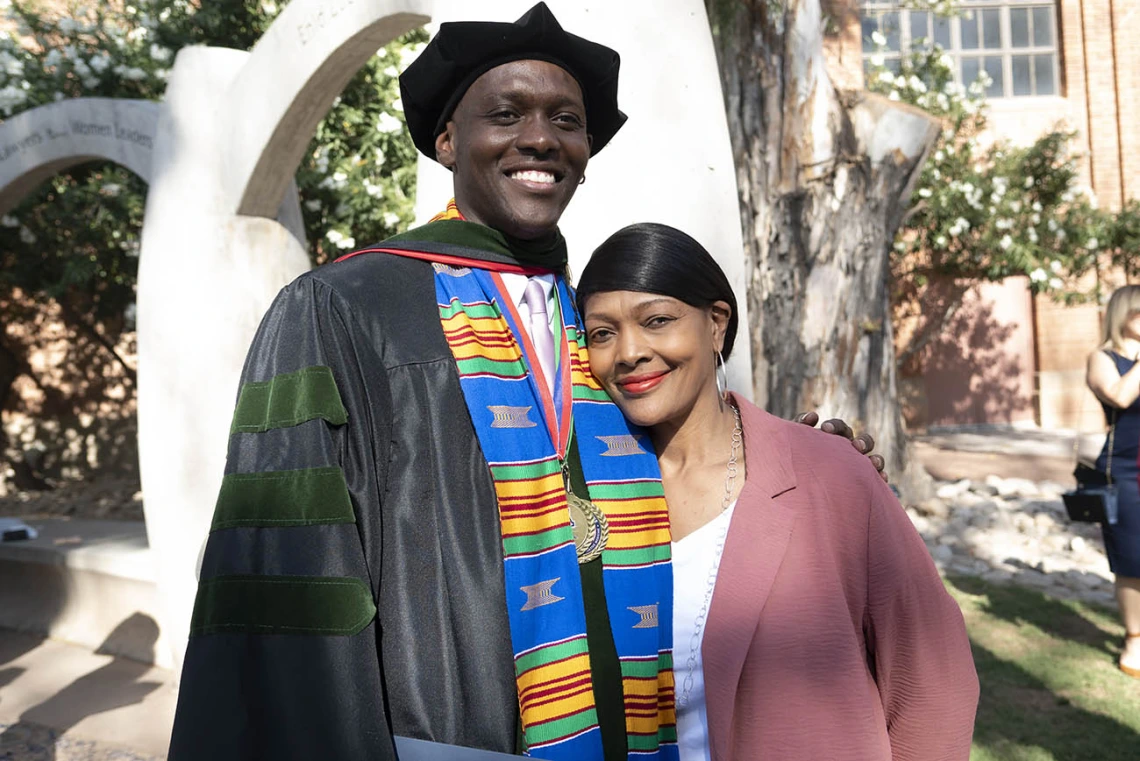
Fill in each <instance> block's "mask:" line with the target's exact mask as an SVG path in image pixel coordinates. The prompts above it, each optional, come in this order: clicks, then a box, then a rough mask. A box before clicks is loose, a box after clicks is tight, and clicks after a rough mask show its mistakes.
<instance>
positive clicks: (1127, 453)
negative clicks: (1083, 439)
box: [1086, 285, 1140, 677]
mask: <svg viewBox="0 0 1140 761" xmlns="http://www.w3.org/2000/svg"><path fill="white" fill-rule="evenodd" d="M1138 358H1140V286H1137V285H1126V286H1124V287H1123V288H1118V289H1117V290H1116V291H1115V292H1113V294H1112V298H1110V299H1109V300H1108V309H1107V310H1106V311H1105V316H1104V337H1103V341H1102V343H1101V345H1100V346H1099V347H1098V348H1097V349H1096V351H1094V352H1093V353H1092V354H1089V360H1088V371H1087V376H1086V377H1087V381H1088V386H1089V388H1090V389H1091V390H1092V392H1093V393H1094V394H1096V397H1097V399H1099V400H1100V403H1101V406H1102V407H1103V408H1104V416H1105V419H1106V421H1107V422H1108V424H1109V426H1111V427H1112V432H1111V436H1109V437H1108V438H1106V439H1105V443H1104V449H1102V450H1101V453H1100V456H1099V457H1098V458H1097V461H1096V469H1097V470H1098V471H1100V472H1101V473H1106V474H1107V475H1109V476H1111V479H1112V483H1113V484H1115V485H1116V488H1117V495H1118V496H1117V501H1118V502H1117V504H1118V505H1119V510H1120V518H1119V521H1118V522H1117V523H1116V525H1114V526H1110V525H1108V524H1101V529H1102V531H1103V532H1104V547H1105V550H1106V551H1107V552H1108V564H1109V566H1110V567H1111V568H1112V572H1113V573H1114V574H1115V575H1116V600H1117V602H1118V603H1119V605H1120V615H1121V618H1123V619H1124V630H1125V638H1124V648H1123V650H1122V651H1121V653H1120V669H1121V671H1123V672H1124V673H1126V674H1128V675H1129V676H1133V677H1140V486H1138V485H1137V476H1138V474H1140V467H1138V465H1137V457H1138V456H1140V362H1137V359H1138ZM1110 447H1111V448H1110Z"/></svg>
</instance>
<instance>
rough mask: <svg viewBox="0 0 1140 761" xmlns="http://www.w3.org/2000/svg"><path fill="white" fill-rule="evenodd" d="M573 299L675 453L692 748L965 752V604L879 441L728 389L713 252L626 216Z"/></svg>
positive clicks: (940, 755) (683, 721) (629, 407)
mask: <svg viewBox="0 0 1140 761" xmlns="http://www.w3.org/2000/svg"><path fill="white" fill-rule="evenodd" d="M577 298H578V304H579V309H580V310H581V312H582V316H583V320H584V322H585V326H586V336H587V341H588V345H589V354H590V370H591V372H592V374H593V377H594V379H595V382H596V383H597V384H599V386H600V387H601V388H604V389H605V390H606V392H608V393H609V395H610V397H611V398H612V399H613V400H614V402H615V403H616V404H617V406H618V407H619V408H620V409H621V411H622V412H623V413H624V414H625V416H626V418H627V419H628V420H629V421H630V422H631V423H633V424H635V425H637V426H640V427H641V428H642V429H644V430H645V431H646V432H647V433H648V436H647V437H645V438H647V439H648V441H647V442H646V446H645V448H646V449H649V448H650V445H651V446H652V449H653V451H655V452H656V455H657V459H658V463H659V464H660V470H661V479H662V483H663V486H664V489H665V501H666V504H667V505H668V508H669V525H670V529H671V532H672V550H673V579H674V582H673V583H674V595H673V600H674V603H673V605H674V607H673V621H672V625H673V648H674V649H673V662H674V669H675V678H676V685H677V687H676V696H677V737H678V744H679V751H680V759H681V761H706V760H708V759H712V758H715V759H718V761H750V760H751V759H756V758H771V759H779V761H818V760H819V759H828V761H904V760H905V761H951V760H954V761H965V759H967V758H968V757H969V754H970V741H971V736H972V734H973V724H974V713H975V710H976V707H977V701H978V679H977V675H976V672H975V669H974V663H973V658H972V655H971V652H970V643H969V640H968V638H967V636H966V628H965V624H964V622H963V620H962V614H961V611H959V609H958V606H957V604H955V602H954V600H953V599H952V598H951V597H950V595H949V594H948V593H947V592H946V589H945V587H944V586H943V585H942V581H941V579H940V578H939V575H938V571H937V570H936V569H935V567H934V563H933V562H932V560H931V558H930V555H929V554H928V553H927V550H926V546H925V545H924V544H923V541H922V539H921V538H920V537H919V535H918V533H917V532H916V531H915V530H914V527H913V526H912V525H911V523H910V520H909V518H908V517H907V515H906V513H905V512H904V511H903V509H902V506H901V505H900V504H899V502H898V500H897V499H896V498H895V496H894V495H893V494H892V493H891V491H890V490H889V489H888V487H887V485H886V484H885V483H884V482H883V480H882V479H881V478H879V477H878V475H877V474H876V472H875V469H874V468H873V467H872V466H871V464H870V463H868V462H867V458H865V457H861V456H860V455H859V454H858V453H856V452H855V451H854V450H853V449H852V448H851V447H850V446H848V445H846V444H844V443H843V442H842V441H840V440H839V439H837V438H836V437H834V436H827V435H824V434H821V433H820V432H819V431H815V430H812V429H811V428H807V427H805V426H802V425H796V424H794V423H789V422H787V421H784V420H780V419H778V418H776V417H773V416H772V415H769V414H768V413H766V412H764V411H763V410H761V409H759V408H757V407H756V406H754V405H752V404H750V403H749V402H748V401H747V400H745V399H744V398H743V397H741V396H738V395H736V394H733V393H729V392H727V391H726V388H725V383H724V375H723V368H724V357H727V356H728V355H729V354H731V352H732V346H733V341H734V339H735V337H736V331H737V310H736V300H735V297H734V296H733V293H732V289H731V287H730V286H729V283H728V279H727V278H726V277H725V275H724V272H723V271H722V270H721V269H720V267H719V266H718V265H717V264H716V262H715V261H714V260H713V258H712V257H711V256H710V255H709V254H708V252H707V251H706V250H705V249H704V248H703V247H701V245H700V244H699V243H697V242H696V241H695V240H693V239H692V238H691V237H689V236H688V235H686V234H685V233H683V232H681V231H679V230H676V229H674V228H671V227H668V226H666V225H659V224H639V225H632V226H630V227H626V228H624V229H622V230H620V231H619V232H617V233H615V234H614V235H613V236H612V237H610V238H609V239H608V240H606V241H605V242H604V243H603V244H602V245H601V246H600V247H598V249H597V251H595V252H594V255H593V258H592V259H591V260H590V262H589V264H588V265H587V266H586V268H585V270H584V271H583V273H582V278H581V282H580V283H579V287H578V295H577Z"/></svg>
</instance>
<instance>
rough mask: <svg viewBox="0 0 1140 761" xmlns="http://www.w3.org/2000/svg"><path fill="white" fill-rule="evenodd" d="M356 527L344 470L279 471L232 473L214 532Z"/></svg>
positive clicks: (221, 495) (216, 513) (224, 482)
mask: <svg viewBox="0 0 1140 761" xmlns="http://www.w3.org/2000/svg"><path fill="white" fill-rule="evenodd" d="M355 522H356V513H355V512H353V509H352V500H351V499H350V498H349V496H348V485H347V484H346V483H345V481H344V471H342V470H341V469H340V468H337V467H328V468H309V469H307V470H276V471H269V472H267V473H231V474H230V475H228V476H226V477H225V478H223V479H222V489H221V491H220V492H219V493H218V504H217V506H216V507H215V508H214V522H213V523H212V524H211V525H210V531H211V532H213V531H218V530H220V529H224V528H237V527H240V526H251V527H257V528H284V527H288V526H317V525H323V524H328V523H355Z"/></svg>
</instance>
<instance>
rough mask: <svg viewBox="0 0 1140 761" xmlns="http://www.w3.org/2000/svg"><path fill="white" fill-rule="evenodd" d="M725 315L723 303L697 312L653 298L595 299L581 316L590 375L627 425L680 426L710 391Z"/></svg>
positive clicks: (607, 295)
mask: <svg viewBox="0 0 1140 761" xmlns="http://www.w3.org/2000/svg"><path fill="white" fill-rule="evenodd" d="M728 310H729V307H728V304H726V303H724V302H721V301H718V302H716V303H715V304H713V305H712V306H710V307H705V308H701V307H695V306H690V305H689V304H686V303H684V302H683V301H679V300H677V299H674V298H670V297H669V296H662V295H660V294H655V293H641V292H638V291H603V292H599V293H595V294H593V295H591V296H590V297H589V300H588V301H587V303H586V313H585V315H584V321H585V327H586V337H587V339H588V341H589V349H590V370H591V371H592V372H593V374H594V377H595V378H596V379H597V380H598V382H599V383H600V384H601V385H602V387H603V388H604V389H605V390H606V391H607V392H608V393H609V395H610V397H611V398H612V399H613V400H614V402H615V403H616V404H617V405H618V407H620V408H621V411H622V412H623V413H624V414H625V416H626V417H627V418H628V419H629V420H630V421H631V422H633V423H635V424H637V425H639V426H643V427H652V426H655V425H659V424H661V423H667V422H670V421H680V420H682V419H684V417H685V416H686V415H687V414H688V413H689V411H690V410H692V408H693V406H694V405H695V404H696V402H697V401H698V400H699V399H700V398H701V396H702V395H705V394H715V393H716V364H715V361H714V358H715V356H716V352H717V351H719V350H720V348H721V346H722V344H723V342H724V327H725V324H726V323H727V320H728Z"/></svg>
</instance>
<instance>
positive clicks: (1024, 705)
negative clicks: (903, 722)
mask: <svg viewBox="0 0 1140 761" xmlns="http://www.w3.org/2000/svg"><path fill="white" fill-rule="evenodd" d="M946 585H947V588H948V589H949V590H950V592H951V594H953V595H954V597H955V599H957V600H958V603H959V604H960V605H961V606H962V613H963V615H964V616H965V618H966V627H967V629H968V630H969V632H970V642H971V644H972V645H973V649H974V662H975V663H976V664H977V667H978V677H979V679H980V680H981V684H982V697H981V703H980V705H979V706H978V719H977V725H976V728H975V730H974V750H973V753H972V754H971V756H970V757H971V761H999V760H1000V761H1137V759H1140V679H1132V678H1131V677H1128V676H1125V675H1124V674H1123V673H1121V672H1120V670H1119V669H1117V667H1116V658H1117V656H1118V655H1119V653H1120V644H1121V640H1122V639H1123V636H1124V628H1123V627H1122V626H1121V624H1120V623H1119V621H1118V620H1117V618H1116V614H1115V612H1113V611H1110V610H1108V609H1105V608H1100V607H1097V606H1092V605H1086V604H1083V603H1079V602H1070V601H1067V600H1056V599H1054V598H1052V597H1047V596H1045V595H1043V594H1041V593H1040V592H1036V591H1034V590H1030V589H1023V588H1020V587H1012V586H998V585H994V584H988V583H986V582H983V581H981V580H980V579H975V578H966V577H956V576H951V577H949V578H948V579H947V580H946Z"/></svg>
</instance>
